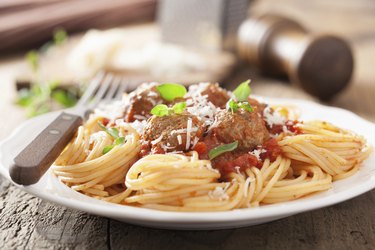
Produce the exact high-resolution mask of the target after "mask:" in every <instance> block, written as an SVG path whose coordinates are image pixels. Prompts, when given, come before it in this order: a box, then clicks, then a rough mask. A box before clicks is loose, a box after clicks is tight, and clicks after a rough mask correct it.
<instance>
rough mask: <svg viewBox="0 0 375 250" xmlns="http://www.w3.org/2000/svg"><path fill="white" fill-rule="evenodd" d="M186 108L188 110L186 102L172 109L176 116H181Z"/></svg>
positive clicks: (177, 104)
mask: <svg viewBox="0 0 375 250" xmlns="http://www.w3.org/2000/svg"><path fill="white" fill-rule="evenodd" d="M185 108H186V102H179V103H176V104H175V105H173V107H172V109H173V111H174V112H175V114H181V113H182V112H184V110H185Z"/></svg>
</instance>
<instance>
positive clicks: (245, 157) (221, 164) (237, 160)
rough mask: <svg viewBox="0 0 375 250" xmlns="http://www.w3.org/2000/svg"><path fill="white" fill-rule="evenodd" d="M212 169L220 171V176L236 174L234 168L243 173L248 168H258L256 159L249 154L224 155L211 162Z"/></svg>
mask: <svg viewBox="0 0 375 250" xmlns="http://www.w3.org/2000/svg"><path fill="white" fill-rule="evenodd" d="M212 163H213V167H214V168H215V169H217V170H219V171H220V174H221V176H226V175H228V174H229V173H232V172H236V171H237V170H236V167H239V171H241V172H243V171H245V170H246V169H248V168H251V167H254V166H258V164H259V162H258V159H257V158H256V157H255V156H254V155H251V154H249V153H247V152H246V153H225V154H222V155H220V156H218V157H217V158H215V159H213V161H212Z"/></svg>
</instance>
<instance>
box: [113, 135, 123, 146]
mask: <svg viewBox="0 0 375 250" xmlns="http://www.w3.org/2000/svg"><path fill="white" fill-rule="evenodd" d="M124 143H125V137H119V138H117V139H116V140H115V144H116V145H122V144H124Z"/></svg>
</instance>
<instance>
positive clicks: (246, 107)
mask: <svg viewBox="0 0 375 250" xmlns="http://www.w3.org/2000/svg"><path fill="white" fill-rule="evenodd" d="M238 106H239V107H240V108H242V109H244V110H246V111H248V112H253V107H251V105H250V104H249V103H248V102H240V103H239V104H238Z"/></svg>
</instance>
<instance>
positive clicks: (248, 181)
mask: <svg viewBox="0 0 375 250" xmlns="http://www.w3.org/2000/svg"><path fill="white" fill-rule="evenodd" d="M254 181H255V179H254V178H253V177H250V176H249V177H247V178H246V181H245V184H244V190H243V195H244V196H245V197H247V193H248V192H249V186H250V183H252V182H254Z"/></svg>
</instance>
